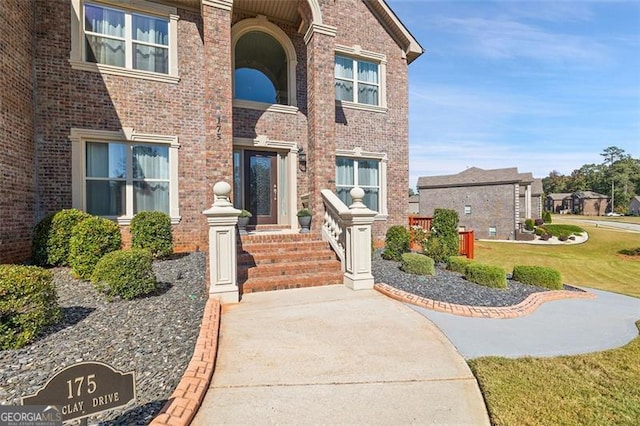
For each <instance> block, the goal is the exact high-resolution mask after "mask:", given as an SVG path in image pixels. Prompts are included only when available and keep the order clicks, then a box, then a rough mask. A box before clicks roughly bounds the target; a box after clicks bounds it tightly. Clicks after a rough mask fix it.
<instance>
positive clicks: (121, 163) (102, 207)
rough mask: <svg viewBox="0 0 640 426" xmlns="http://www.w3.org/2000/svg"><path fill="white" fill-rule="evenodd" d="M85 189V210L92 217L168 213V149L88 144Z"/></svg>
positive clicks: (155, 146) (165, 147) (102, 143)
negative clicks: (155, 212)
mask: <svg viewBox="0 0 640 426" xmlns="http://www.w3.org/2000/svg"><path fill="white" fill-rule="evenodd" d="M85 190H86V195H85V200H86V208H87V212H88V213H91V214H95V215H99V216H113V217H119V216H133V215H135V214H137V213H139V212H141V211H161V212H164V213H167V214H169V148H168V147H167V146H161V145H137V144H127V143H120V142H87V144H86V184H85Z"/></svg>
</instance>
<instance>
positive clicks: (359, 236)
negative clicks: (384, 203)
mask: <svg viewBox="0 0 640 426" xmlns="http://www.w3.org/2000/svg"><path fill="white" fill-rule="evenodd" d="M350 194H351V199H352V200H353V204H351V205H350V206H349V211H348V212H345V213H342V214H341V215H340V216H341V218H342V220H343V221H344V228H345V233H346V238H345V240H346V241H345V271H344V281H343V282H344V285H345V286H347V287H349V288H350V289H352V290H364V289H371V288H373V284H374V280H373V274H371V224H372V223H373V219H374V218H375V216H376V215H377V213H376V212H374V211H373V210H369V209H368V208H367V206H365V205H364V203H363V202H362V200H363V199H364V190H363V189H362V188H358V187H355V188H353V189H352V190H351V192H350Z"/></svg>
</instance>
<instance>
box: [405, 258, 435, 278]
mask: <svg viewBox="0 0 640 426" xmlns="http://www.w3.org/2000/svg"><path fill="white" fill-rule="evenodd" d="M401 262H402V265H401V266H400V269H402V270H403V271H404V272H407V273H409V274H417V275H433V274H435V272H436V268H435V262H434V261H433V259H431V258H430V257H427V256H425V255H424V254H419V253H403V254H402V260H401Z"/></svg>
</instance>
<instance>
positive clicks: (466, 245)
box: [409, 216, 475, 259]
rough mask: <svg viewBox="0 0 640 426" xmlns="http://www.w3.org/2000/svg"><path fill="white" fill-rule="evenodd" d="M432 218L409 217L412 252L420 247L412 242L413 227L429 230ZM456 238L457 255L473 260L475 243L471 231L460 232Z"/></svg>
mask: <svg viewBox="0 0 640 426" xmlns="http://www.w3.org/2000/svg"><path fill="white" fill-rule="evenodd" d="M432 221H433V218H430V217H418V216H411V217H409V234H410V235H411V248H412V249H414V250H418V249H420V248H421V247H420V246H419V244H417V243H416V242H415V241H414V240H413V233H414V226H419V227H421V228H422V229H424V230H425V231H427V232H428V231H430V230H431V222H432ZM458 238H459V242H460V246H459V250H458V251H459V253H460V256H467V258H469V259H473V256H474V253H473V244H474V241H475V237H474V234H473V231H460V232H458Z"/></svg>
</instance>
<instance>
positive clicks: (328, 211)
mask: <svg viewBox="0 0 640 426" xmlns="http://www.w3.org/2000/svg"><path fill="white" fill-rule="evenodd" d="M321 193H322V201H323V203H324V219H323V221H322V239H323V240H325V241H328V242H329V244H330V245H331V248H333V251H335V252H336V255H337V256H338V258H339V259H340V263H342V270H343V271H344V270H345V248H344V247H345V233H344V221H343V220H342V218H341V217H340V216H341V214H344V213H347V212H349V207H347V206H346V204H344V203H343V202H342V200H341V199H340V198H338V196H337V195H336V194H334V193H333V192H332V191H330V190H328V189H323V190H322V191H321Z"/></svg>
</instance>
